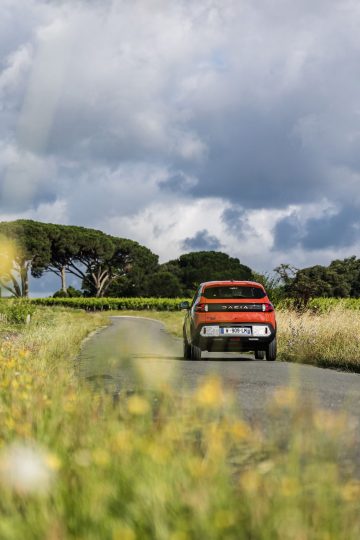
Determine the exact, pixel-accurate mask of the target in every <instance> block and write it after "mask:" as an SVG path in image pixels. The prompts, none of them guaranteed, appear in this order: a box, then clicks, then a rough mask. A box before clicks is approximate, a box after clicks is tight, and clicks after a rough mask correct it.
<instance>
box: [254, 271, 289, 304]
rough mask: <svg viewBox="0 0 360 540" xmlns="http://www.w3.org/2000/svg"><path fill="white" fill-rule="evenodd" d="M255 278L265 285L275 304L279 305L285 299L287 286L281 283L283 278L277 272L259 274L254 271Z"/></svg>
mask: <svg viewBox="0 0 360 540" xmlns="http://www.w3.org/2000/svg"><path fill="white" fill-rule="evenodd" d="M253 279H254V281H257V282H258V283H261V284H262V285H263V286H264V287H265V290H266V292H267V295H268V297H269V298H270V300H271V302H272V303H273V304H274V306H277V305H279V303H280V302H281V301H282V300H283V299H284V297H285V287H284V285H282V284H281V279H280V278H279V276H277V275H276V274H272V275H271V274H258V273H256V272H253Z"/></svg>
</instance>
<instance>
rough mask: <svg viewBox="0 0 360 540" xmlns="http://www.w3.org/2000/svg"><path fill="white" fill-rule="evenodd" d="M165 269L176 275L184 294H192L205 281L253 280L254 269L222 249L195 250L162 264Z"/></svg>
mask: <svg viewBox="0 0 360 540" xmlns="http://www.w3.org/2000/svg"><path fill="white" fill-rule="evenodd" d="M162 269H163V270H164V271H167V272H170V273H172V274H173V275H174V276H176V277H177V278H178V279H179V281H180V283H181V286H182V289H183V290H182V294H183V295H184V296H190V295H192V294H193V292H194V290H195V289H196V287H197V286H198V285H199V284H200V283H202V282H204V281H214V280H227V279H238V280H251V279H253V273H252V270H251V269H250V268H249V267H248V266H245V265H243V264H241V263H240V261H239V259H237V258H234V257H230V256H229V255H227V254H226V253H222V252H221V251H194V252H191V253H186V254H184V255H181V256H180V257H179V258H178V259H175V260H172V261H169V262H168V263H165V264H163V265H162Z"/></svg>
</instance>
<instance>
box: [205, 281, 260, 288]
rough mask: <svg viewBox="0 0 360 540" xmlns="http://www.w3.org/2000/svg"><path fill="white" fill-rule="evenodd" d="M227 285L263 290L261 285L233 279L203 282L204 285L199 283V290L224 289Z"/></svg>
mask: <svg viewBox="0 0 360 540" xmlns="http://www.w3.org/2000/svg"><path fill="white" fill-rule="evenodd" d="M228 285H244V286H247V287H260V288H261V289H264V286H263V285H261V283H257V282H256V281H238V280H235V279H229V280H227V281H204V283H201V288H202V289H205V288H206V287H216V286H218V287H226V286H228Z"/></svg>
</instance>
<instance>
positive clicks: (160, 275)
mask: <svg viewBox="0 0 360 540" xmlns="http://www.w3.org/2000/svg"><path fill="white" fill-rule="evenodd" d="M148 293H149V295H150V296H155V297H157V298H179V296H182V286H181V283H180V280H179V278H178V277H177V276H176V275H175V274H174V273H173V272H169V271H166V270H159V271H158V272H156V273H155V274H153V275H152V277H151V280H149V286H148Z"/></svg>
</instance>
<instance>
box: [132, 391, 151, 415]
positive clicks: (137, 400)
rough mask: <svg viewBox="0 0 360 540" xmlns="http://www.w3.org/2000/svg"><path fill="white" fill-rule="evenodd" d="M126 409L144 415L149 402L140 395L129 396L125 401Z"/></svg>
mask: <svg viewBox="0 0 360 540" xmlns="http://www.w3.org/2000/svg"><path fill="white" fill-rule="evenodd" d="M127 408H128V411H129V412H130V413H131V414H134V415H138V416H141V415H144V414H147V413H148V412H149V410H150V405H149V402H148V401H147V400H146V399H144V398H143V397H141V396H131V397H130V398H129V399H128V402H127Z"/></svg>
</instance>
